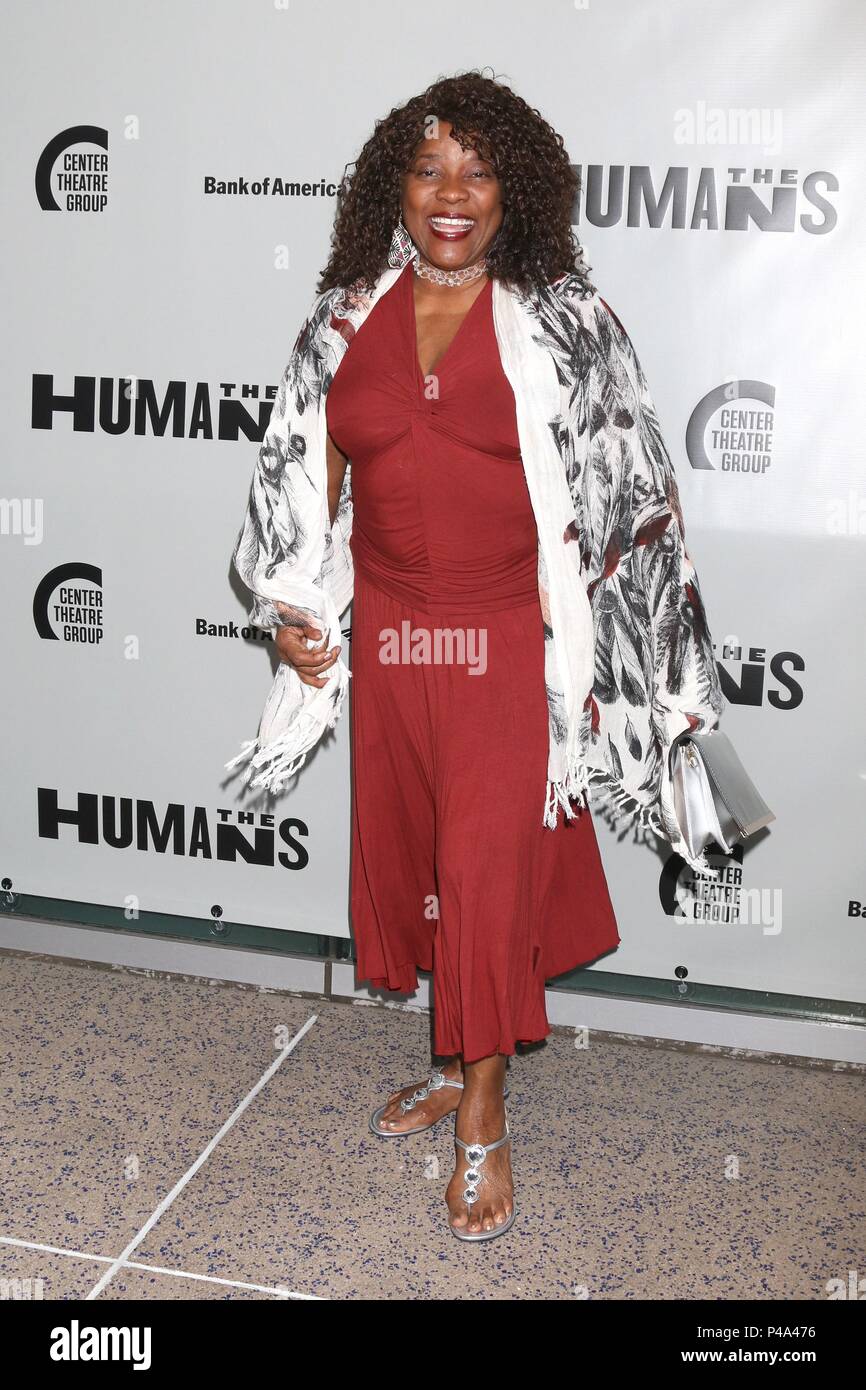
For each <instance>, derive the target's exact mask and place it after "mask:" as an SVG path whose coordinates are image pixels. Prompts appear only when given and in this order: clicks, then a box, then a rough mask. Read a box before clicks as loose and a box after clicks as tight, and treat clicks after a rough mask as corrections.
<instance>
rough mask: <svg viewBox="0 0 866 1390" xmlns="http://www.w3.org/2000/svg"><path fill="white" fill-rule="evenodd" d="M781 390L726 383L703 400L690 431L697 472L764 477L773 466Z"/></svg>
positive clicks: (756, 383)
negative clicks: (707, 469)
mask: <svg viewBox="0 0 866 1390" xmlns="http://www.w3.org/2000/svg"><path fill="white" fill-rule="evenodd" d="M775 407H776V388H775V386H770V385H769V384H768V383H767V382H766V381H726V382H723V383H722V385H721V386H716V387H714V388H713V390H712V391H708V392H707V394H706V395H705V396H704V397H703V399H702V400H700V401H698V403H697V405H696V406H695V408H694V410H693V411H692V413H691V416H690V418H689V423H688V425H687V427H686V453H687V455H688V459H689V463H690V464H691V465H692V468H710V469H717V470H719V471H720V472H722V473H738V474H740V475H741V476H742V475H749V476H751V477H754V476H756V475H757V476H763V474H765V473H766V472H767V469H768V468H769V467H770V464H771V463H772V453H773V430H774V426H775Z"/></svg>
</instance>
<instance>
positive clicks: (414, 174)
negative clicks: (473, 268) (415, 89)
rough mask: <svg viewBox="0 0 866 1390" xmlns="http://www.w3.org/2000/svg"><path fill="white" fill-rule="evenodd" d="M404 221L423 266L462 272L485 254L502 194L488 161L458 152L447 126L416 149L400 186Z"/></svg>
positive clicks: (499, 222)
mask: <svg viewBox="0 0 866 1390" xmlns="http://www.w3.org/2000/svg"><path fill="white" fill-rule="evenodd" d="M402 209H403V222H404V223H405V226H406V230H407V231H408V233H409V235H410V237H411V238H412V240H413V241H414V243H415V245H416V246H417V247H418V250H419V251H420V252H421V255H422V257H423V258H424V260H425V261H428V262H429V263H430V264H431V265H434V266H437V267H438V269H440V270H462V269H463V268H464V267H465V266H470V265H474V264H475V262H476V261H478V260H480V259H481V257H482V256H483V255H484V254H485V252H486V250H487V248H488V246H490V244H491V242H492V241H493V238H494V237H495V236H496V233H497V232H498V231H499V228H500V226H501V225H502V217H503V213H504V208H503V203H502V191H501V186H500V183H499V179H498V178H497V176H496V171H495V170H494V167H493V165H492V164H491V163H490V162H489V160H486V159H482V158H481V157H480V156H479V155H478V154H477V153H476V151H475V150H472V149H467V150H463V149H461V147H460V145H459V144H458V143H457V141H456V140H452V139H451V124H450V122H448V121H438V122H435V123H434V131H433V133H431V135H429V136H425V137H424V138H423V139H422V140H421V142H420V143H419V145H418V148H417V149H416V151H415V155H414V157H413V159H412V162H411V163H410V165H409V170H408V172H407V173H406V174H404V175H403V183H402Z"/></svg>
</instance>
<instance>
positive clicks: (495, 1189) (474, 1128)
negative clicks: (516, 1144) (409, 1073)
mask: <svg viewBox="0 0 866 1390" xmlns="http://www.w3.org/2000/svg"><path fill="white" fill-rule="evenodd" d="M454 1094H455V1095H458V1096H460V1097H461V1100H460V1102H459V1105H458V1110H457V1126H456V1133H457V1135H458V1138H460V1139H462V1140H463V1141H464V1143H466V1144H493V1143H495V1141H496V1140H497V1139H501V1138H502V1136H503V1134H504V1133H505V1102H504V1100H503V1097H502V1095H501V1094H499V1095H487V1094H485V1093H482V1094H480V1095H479V1094H477V1093H472V1094H470V1093H469V1092H468V1091H455V1093H454ZM454 1148H455V1151H456V1153H457V1166H456V1168H455V1171H454V1176H453V1177H452V1179H451V1181H450V1182H449V1184H448V1188H447V1191H446V1193H445V1201H446V1202H447V1204H448V1210H449V1212H450V1214H451V1225H452V1226H453V1227H454V1228H455V1229H456V1230H459V1231H463V1232H465V1233H466V1234H468V1235H477V1234H478V1233H479V1232H480V1231H492V1230H493V1229H494V1227H496V1226H502V1225H504V1223H505V1222H506V1221H507V1220H508V1218H509V1216H510V1215H511V1212H512V1210H513V1208H514V1183H513V1179H512V1176H511V1145H510V1144H503V1145H502V1146H501V1147H500V1148H498V1149H494V1150H493V1152H492V1153H489V1154H487V1155H486V1156H485V1158H484V1161H483V1162H482V1163H481V1165H480V1167H479V1169H478V1170H477V1171H479V1172H480V1173H482V1174H483V1177H482V1180H481V1181H480V1182H479V1183H478V1184H477V1190H478V1200H477V1202H473V1203H471V1204H469V1205H467V1203H466V1202H464V1200H463V1193H464V1191H465V1190H466V1187H467V1185H468V1184H467V1182H466V1179H465V1177H464V1176H463V1175H464V1173H465V1172H466V1170H467V1168H469V1167H470V1166H471V1165H470V1161H469V1158H468V1157H467V1154H466V1151H465V1149H461V1148H459V1147H458V1145H457V1144H455V1145H454Z"/></svg>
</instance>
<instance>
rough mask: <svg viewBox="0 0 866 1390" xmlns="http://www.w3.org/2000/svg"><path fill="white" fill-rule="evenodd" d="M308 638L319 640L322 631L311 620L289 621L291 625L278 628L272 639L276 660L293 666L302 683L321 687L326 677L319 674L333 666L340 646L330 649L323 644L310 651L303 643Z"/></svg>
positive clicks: (340, 648) (305, 642) (340, 649)
mask: <svg viewBox="0 0 866 1390" xmlns="http://www.w3.org/2000/svg"><path fill="white" fill-rule="evenodd" d="M308 637H311V638H312V639H313V640H314V641H316V642H319V641H321V639H322V630H321V628H319V627H317V626H316V623H315V621H313V622H300V623H292V625H291V626H286V627H278V628H277V631H276V635H275V637H274V642H275V643H276V648H277V651H278V652H279V654H280V660H281V661H285V662H287V663H288V665H289V666H293V667H294V669H295V670H296V671H297V673H298V675H299V676H300V678H301V680H302V681H303V683H304V685H314V686H316V687H318V688H321V687H322V686H323V685H326V684H327V677H326V676H325V675H323V674H322V673H323V672H325V671H327V670H328V669H329V668H330V667H331V666H333V664H334V662H335V661H336V660H337V659H338V658H339V655H340V652H341V651H342V647H341V646H337V647H331V648H330V649H329V648H327V647H325V648H322V649H321V650H318V651H313V650H312V649H311V648H310V647H309V646H308V645H307V638H308Z"/></svg>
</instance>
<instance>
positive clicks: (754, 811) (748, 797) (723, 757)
mask: <svg viewBox="0 0 866 1390" xmlns="http://www.w3.org/2000/svg"><path fill="white" fill-rule="evenodd" d="M691 739H692V742H693V743H694V745H695V748H696V751H697V752H698V754H699V756H700V757H701V759H702V760H703V763H704V766H705V768H706V770H707V776H708V777H709V778H710V781H711V782H712V783H713V786H714V787H715V788H716V790H717V791H718V793H719V796H720V797H721V798H722V800H723V801H724V803H725V806H726V807H727V808H728V810H729V811H730V813H731V815H732V816H733V818H734V820H735V821H736V823H737V825H738V826H739V830H740V834H741V835H742V836H747V835H754V833H755V831H756V830H760V829H761V828H762V827H763V826H765V825H767V824H768V823H769V822H770V821H772V820H775V819H776V815H775V812H774V811H771V810H770V808H769V806H768V805H767V803H766V801H765V800H764V798H763V797H762V796H761V793H760V792H759V791H758V789H757V787H756V786H755V784H754V782H753V781H752V779H751V777H750V776H749V774H748V772H747V771H746V769H745V768H744V767H743V764H742V763H741V762H740V759H739V757H738V756H737V753H736V750H735V748H734V745H733V744H732V743H731V740H730V739H729V738H728V736H727V734H723V733H722V731H721V729H710V730H709V732H708V733H703V734H692V735H691Z"/></svg>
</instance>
